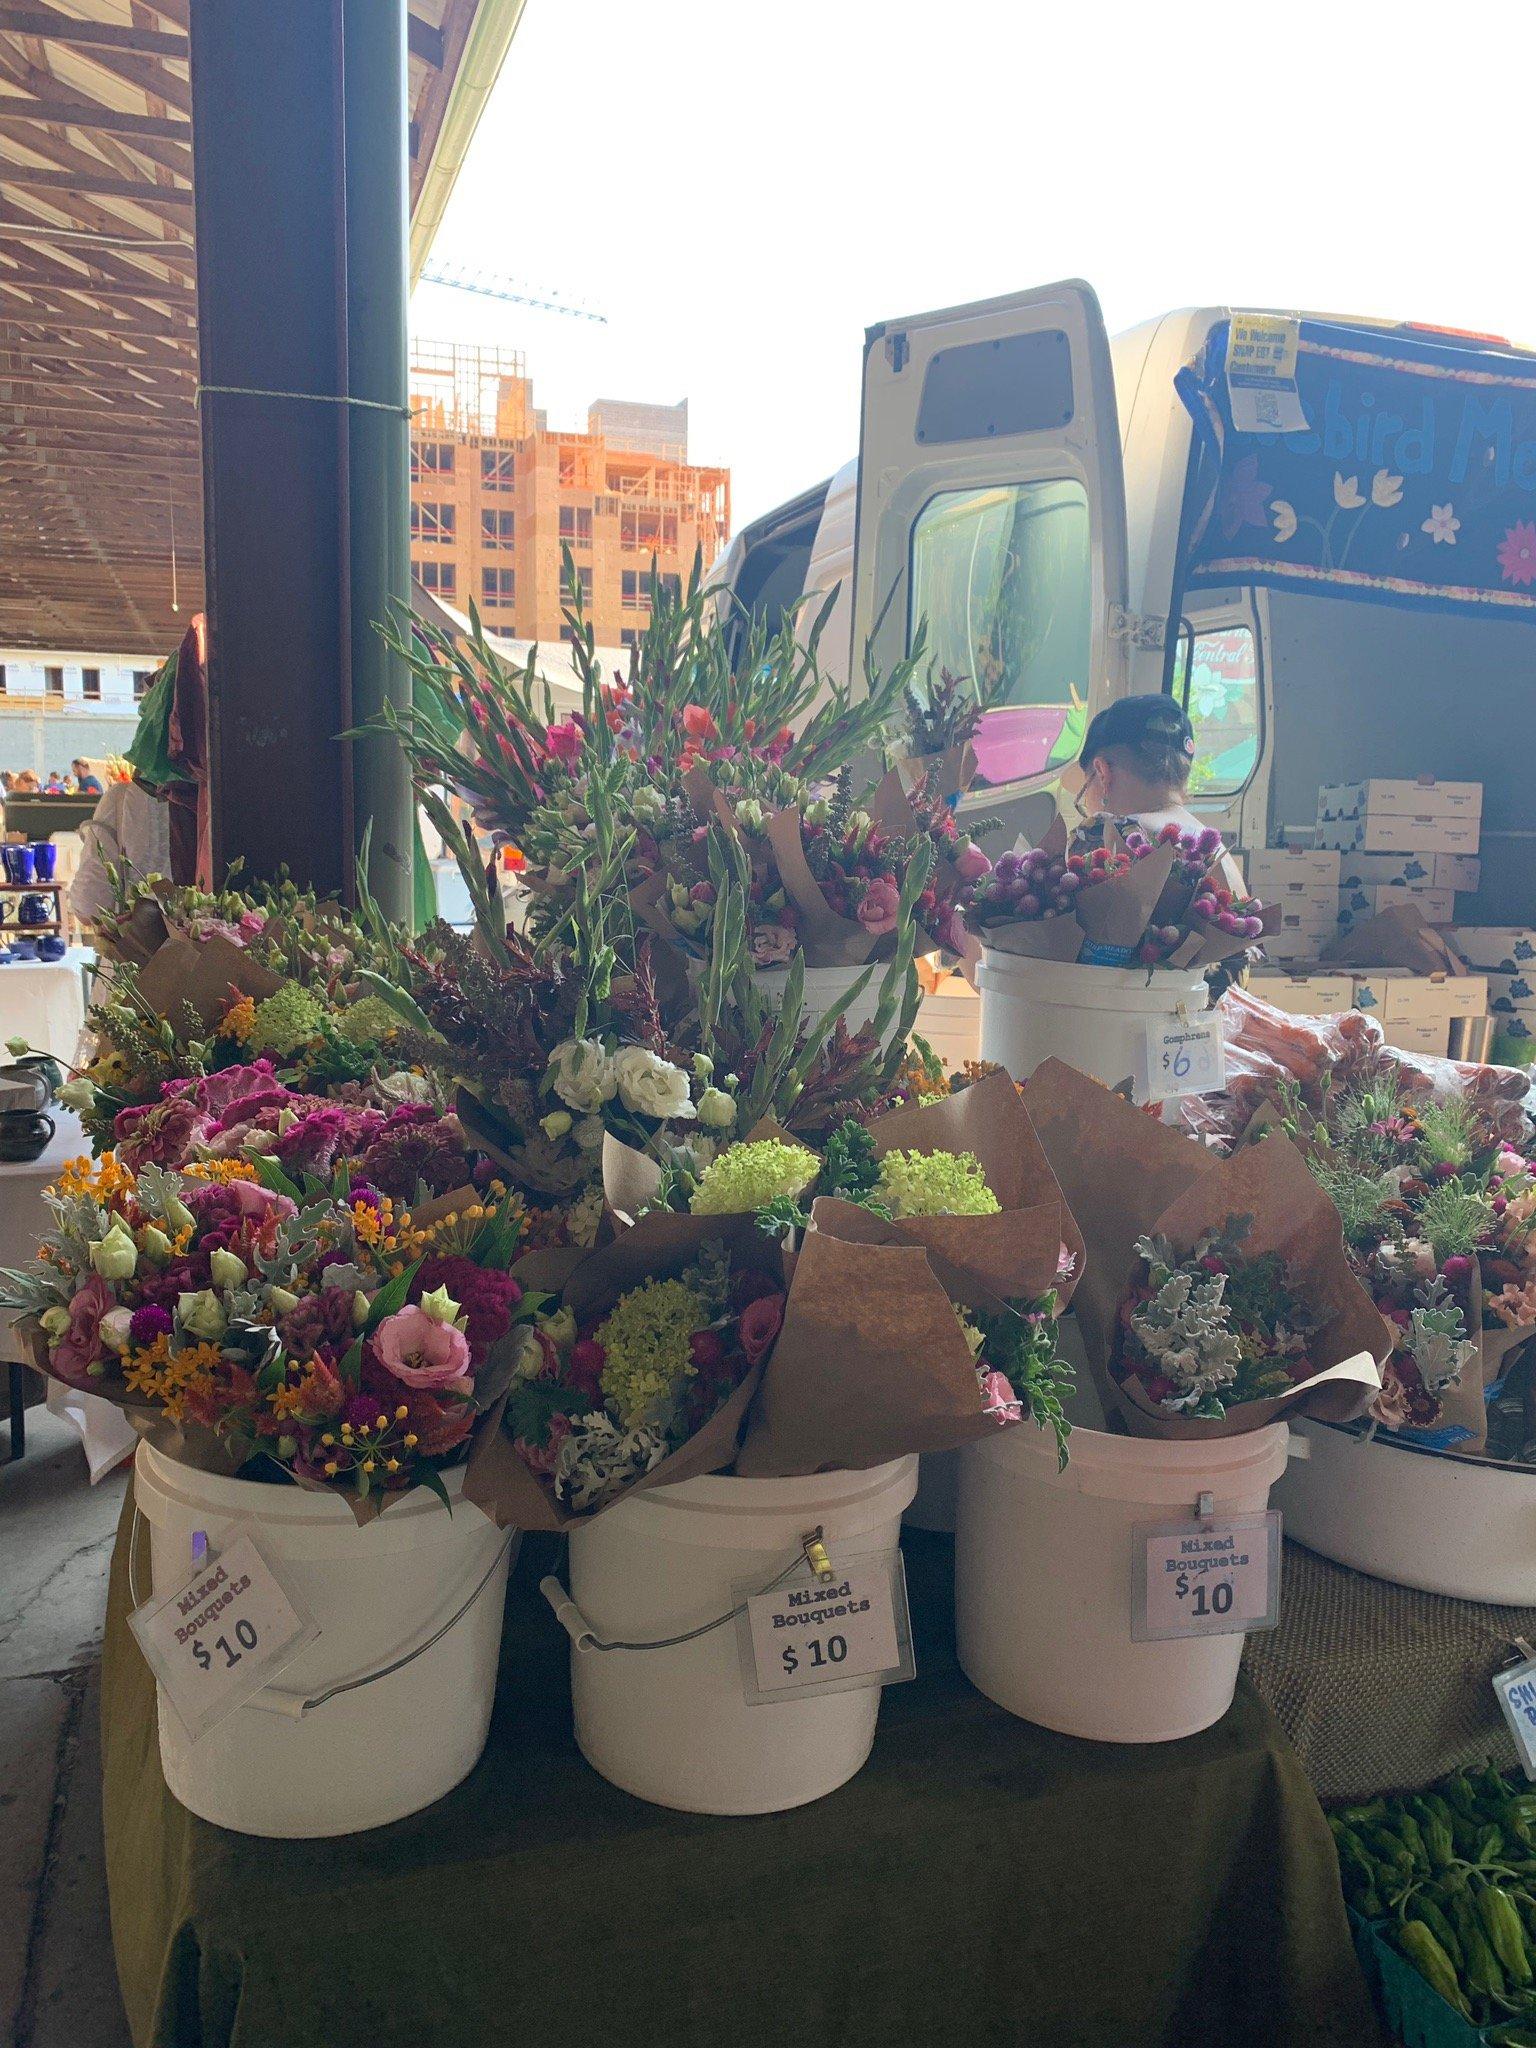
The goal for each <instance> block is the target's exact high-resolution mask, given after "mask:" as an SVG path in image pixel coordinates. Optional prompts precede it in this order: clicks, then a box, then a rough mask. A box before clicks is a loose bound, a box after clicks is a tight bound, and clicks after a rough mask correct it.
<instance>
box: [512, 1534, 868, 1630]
mask: <svg viewBox="0 0 1536 2048" xmlns="http://www.w3.org/2000/svg"><path fill="white" fill-rule="evenodd" d="M802 1564H808V1565H809V1566H810V1568H811V1570H812V1571H813V1572H814V1573H815V1574H816V1576H817V1578H818V1579H820V1580H821V1581H822V1582H823V1584H825V1583H827V1582H828V1581H829V1580H831V1579H832V1578H833V1577H834V1576H835V1574H834V1573H833V1570H832V1561H831V1559H830V1558H829V1557H828V1556H827V1552H826V1546H825V1544H824V1543H823V1542H822V1531H821V1525H820V1523H818V1524H817V1525H816V1527H815V1528H814V1529H812V1530H811V1531H810V1533H809V1535H806V1536H802V1537H801V1538H800V1548H799V1550H798V1551H797V1552H796V1553H795V1555H794V1557H793V1558H791V1560H790V1562H789V1563H788V1564H787V1565H785V1567H784V1569H783V1571H781V1572H779V1573H777V1574H776V1575H775V1576H774V1577H773V1578H771V1579H770V1580H769V1581H768V1583H767V1585H766V1586H759V1587H758V1589H757V1593H756V1594H754V1595H751V1596H750V1597H752V1598H754V1599H756V1598H760V1597H761V1595H762V1594H764V1593H771V1592H773V1590H774V1589H775V1587H777V1586H782V1585H783V1583H784V1581H785V1580H786V1579H787V1578H789V1577H790V1576H791V1574H792V1573H794V1572H797V1571H798V1570H799V1569H800V1567H801V1565H802ZM539 1591H540V1592H541V1593H542V1594H543V1595H544V1598H545V1599H546V1600H547V1601H548V1602H549V1604H550V1606H551V1607H552V1608H553V1609H554V1613H555V1619H556V1621H558V1622H559V1624H560V1626H561V1627H562V1628H563V1629H564V1630H565V1632H566V1634H567V1635H568V1636H569V1637H570V1639H571V1641H572V1642H573V1643H574V1644H575V1646H576V1648H577V1650H578V1651H586V1650H675V1649H676V1648H677V1647H678V1645H679V1644H681V1643H692V1642H697V1641H698V1639H699V1637H700V1636H707V1635H711V1634H713V1632H714V1631H715V1630H716V1629H717V1628H724V1627H725V1625H726V1623H727V1622H728V1621H734V1620H735V1619H736V1618H737V1616H738V1615H741V1614H745V1613H746V1611H747V1603H746V1601H745V1600H739V1601H738V1602H737V1603H736V1605H735V1606H734V1607H732V1608H731V1609H729V1611H728V1612H727V1613H725V1614H717V1615H716V1616H715V1618H714V1620H713V1621H706V1622H702V1623H700V1625H699V1627H698V1628H690V1629H686V1630H684V1632H683V1634H682V1635H680V1636H658V1637H657V1638H656V1640H655V1641H654V1642H649V1643H623V1642H605V1641H604V1640H603V1638H602V1637H601V1636H600V1635H599V1634H598V1633H597V1631H596V1629H595V1628H593V1626H592V1624H591V1622H590V1621H588V1619H587V1617H586V1616H585V1615H584V1614H583V1613H582V1611H581V1609H580V1608H579V1607H578V1606H577V1605H576V1602H575V1601H574V1600H573V1599H572V1598H571V1596H570V1594H569V1593H567V1592H566V1590H565V1588H564V1586H562V1585H561V1583H560V1581H559V1579H558V1578H556V1576H555V1574H554V1573H553V1572H549V1573H547V1574H546V1576H545V1577H544V1578H542V1579H540V1581H539Z"/></svg>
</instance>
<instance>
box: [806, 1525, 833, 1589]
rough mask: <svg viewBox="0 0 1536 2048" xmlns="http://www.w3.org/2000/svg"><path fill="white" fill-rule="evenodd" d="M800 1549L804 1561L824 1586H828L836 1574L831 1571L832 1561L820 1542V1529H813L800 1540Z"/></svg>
mask: <svg viewBox="0 0 1536 2048" xmlns="http://www.w3.org/2000/svg"><path fill="white" fill-rule="evenodd" d="M800 1548H801V1549H802V1550H803V1551H804V1552H805V1561H806V1563H807V1564H808V1565H809V1566H810V1568H811V1570H812V1571H813V1572H814V1573H815V1574H816V1576H817V1578H818V1579H819V1580H820V1581H821V1583H822V1584H823V1585H824V1586H830V1585H831V1583H832V1581H833V1579H835V1578H836V1576H837V1574H836V1572H834V1571H833V1569H832V1560H831V1558H830V1557H828V1555H827V1546H826V1545H825V1544H824V1543H823V1542H822V1540H821V1529H820V1527H819V1525H818V1527H816V1528H814V1529H813V1530H812V1531H811V1533H810V1535H809V1536H802V1537H801V1538H800Z"/></svg>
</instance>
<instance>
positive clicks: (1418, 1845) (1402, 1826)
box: [1391, 1807, 1434, 1871]
mask: <svg viewBox="0 0 1536 2048" xmlns="http://www.w3.org/2000/svg"><path fill="white" fill-rule="evenodd" d="M1391 1832H1392V1833H1393V1834H1395V1835H1396V1836H1397V1837H1398V1839H1399V1841H1401V1842H1402V1843H1403V1844H1404V1846H1405V1847H1406V1849H1407V1851H1408V1853H1409V1855H1410V1856H1411V1857H1412V1858H1413V1860H1414V1863H1415V1865H1416V1866H1417V1868H1418V1869H1420V1870H1424V1871H1428V1870H1430V1869H1432V1868H1433V1867H1434V1866H1433V1865H1432V1864H1431V1862H1430V1856H1429V1850H1428V1849H1427V1848H1426V1847H1425V1845H1424V1837H1423V1835H1422V1834H1421V1833H1420V1831H1419V1824H1418V1822H1417V1821H1416V1820H1415V1819H1414V1817H1413V1815H1412V1814H1411V1813H1409V1812H1408V1810H1407V1809H1406V1807H1405V1808H1404V1809H1403V1810H1402V1811H1401V1812H1399V1813H1397V1814H1395V1815H1394V1816H1393V1820H1392V1827H1391Z"/></svg>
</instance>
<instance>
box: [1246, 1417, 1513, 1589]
mask: <svg viewBox="0 0 1536 2048" xmlns="http://www.w3.org/2000/svg"><path fill="white" fill-rule="evenodd" d="M1294 1427H1295V1429H1296V1431H1297V1433H1298V1434H1299V1435H1300V1436H1301V1437H1303V1438H1304V1439H1305V1441H1306V1443H1307V1445H1308V1447H1309V1449H1308V1455H1307V1456H1306V1457H1304V1458H1297V1459H1295V1460H1294V1461H1293V1462H1292V1464H1291V1467H1290V1470H1289V1471H1288V1472H1287V1473H1286V1475H1285V1477H1284V1479H1283V1480H1282V1481H1281V1482H1280V1485H1279V1486H1278V1488H1277V1489H1276V1493H1275V1505H1276V1507H1278V1508H1279V1509H1280V1510H1281V1512H1282V1513H1283V1514H1284V1516H1285V1533H1286V1534H1287V1535H1288V1536H1292V1537H1294V1538H1295V1539H1296V1541H1297V1542H1298V1543H1302V1544H1305V1545H1306V1547H1307V1549H1308V1550H1315V1551H1317V1552H1318V1553H1319V1555H1320V1556H1322V1557H1331V1558H1332V1559H1333V1560H1334V1562H1335V1563H1336V1564H1346V1565H1349V1566H1350V1567H1352V1569H1353V1570H1355V1571H1358V1572H1369V1573H1371V1575H1372V1576H1373V1577H1375V1578H1378V1579H1390V1580H1391V1581H1392V1582H1393V1584H1395V1585H1399V1586H1416V1587H1417V1588H1418V1589H1419V1590H1420V1591H1421V1592H1424V1593H1447V1594H1449V1595H1451V1597H1452V1598H1453V1599H1457V1600H1482V1601H1486V1602H1488V1603H1489V1604H1491V1605H1494V1606H1504V1607H1536V1471H1533V1470H1532V1469H1531V1468H1530V1467H1529V1466H1523V1465H1501V1464H1497V1463H1495V1462H1494V1461H1493V1460H1491V1459H1488V1458H1469V1457H1465V1456H1460V1455H1458V1454H1457V1453H1456V1452H1454V1451H1432V1450H1429V1449H1428V1448H1426V1447H1424V1446H1421V1445H1419V1444H1402V1443H1395V1442H1393V1441H1391V1440H1390V1439H1388V1438H1386V1437H1383V1436H1380V1435H1377V1436H1374V1437H1372V1438H1370V1439H1369V1440H1367V1439H1366V1438H1364V1437H1362V1436H1358V1435H1357V1434H1356V1433H1355V1431H1354V1430H1353V1429H1347V1428H1345V1427H1343V1426H1342V1425H1341V1424H1339V1423H1333V1422H1312V1421H1306V1420H1303V1421H1299V1422H1297V1423H1296V1424H1295V1425H1294Z"/></svg>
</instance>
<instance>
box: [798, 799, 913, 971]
mask: <svg viewBox="0 0 1536 2048" xmlns="http://www.w3.org/2000/svg"><path fill="white" fill-rule="evenodd" d="M907 829H908V830H909V831H910V830H911V829H912V821H911V819H910V817H909V818H908V821H907ZM766 831H767V835H768V844H769V845H770V846H771V847H772V848H773V857H774V859H775V860H776V861H777V863H778V869H779V880H780V881H781V882H782V883H783V884H784V891H785V894H786V895H787V896H788V897H789V900H790V902H791V903H793V904H794V906H795V909H796V910H797V911H798V913H799V920H800V921H799V936H800V945H801V948H802V950H803V952H804V954H805V964H806V966H807V967H862V966H863V965H864V964H865V962H866V961H867V960H868V959H869V957H870V955H871V954H872V953H873V952H874V950H875V948H876V947H877V946H878V945H879V943H880V935H879V934H877V933H874V932H868V931H866V930H865V929H864V927H863V925H861V924H860V923H859V921H858V919H857V918H856V917H840V916H839V915H838V913H837V912H836V911H835V910H833V909H832V907H831V906H830V904H829V903H828V902H827V899H826V897H825V896H823V894H822V893H821V884H820V883H819V882H818V881H817V880H816V877H815V876H814V875H813V874H812V873H811V869H810V863H809V862H808V861H807V860H806V857H805V846H804V843H803V841H802V839H801V837H800V814H799V812H798V811H774V812H772V813H771V814H770V816H769V818H768V820H767V825H766Z"/></svg>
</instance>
